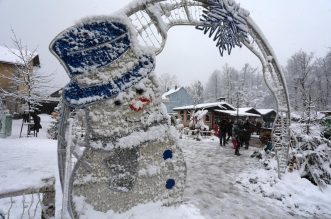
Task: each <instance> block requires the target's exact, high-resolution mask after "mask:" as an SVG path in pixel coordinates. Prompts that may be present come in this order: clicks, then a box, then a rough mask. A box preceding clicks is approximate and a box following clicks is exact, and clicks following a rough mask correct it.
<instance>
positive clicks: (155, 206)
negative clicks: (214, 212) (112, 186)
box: [75, 198, 204, 219]
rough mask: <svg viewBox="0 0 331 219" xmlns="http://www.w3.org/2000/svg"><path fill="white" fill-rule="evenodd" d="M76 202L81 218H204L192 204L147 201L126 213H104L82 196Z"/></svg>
mask: <svg viewBox="0 0 331 219" xmlns="http://www.w3.org/2000/svg"><path fill="white" fill-rule="evenodd" d="M75 202H76V203H80V204H79V207H80V208H79V209H78V211H79V212H82V215H80V218H81V219H89V218H98V219H108V218H116V219H127V218H134V219H155V218H160V217H161V218H162V219H176V218H182V219H185V218H187V219H204V217H202V216H201V214H200V212H199V210H198V209H197V208H195V207H193V206H191V205H180V206H178V207H164V206H162V204H161V203H158V202H157V203H147V204H141V205H138V206H135V207H133V208H132V209H130V210H129V211H126V212H124V213H120V214H119V213H115V212H113V211H111V210H110V211H108V212H107V213H102V212H98V211H95V210H94V209H93V207H92V206H91V205H88V204H86V202H85V201H83V200H82V198H76V200H75Z"/></svg>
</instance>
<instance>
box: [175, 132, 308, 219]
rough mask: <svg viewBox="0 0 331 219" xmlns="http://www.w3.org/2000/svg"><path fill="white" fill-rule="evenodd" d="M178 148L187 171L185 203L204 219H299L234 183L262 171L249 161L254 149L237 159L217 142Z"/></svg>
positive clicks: (187, 143) (254, 161)
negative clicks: (254, 172)
mask: <svg viewBox="0 0 331 219" xmlns="http://www.w3.org/2000/svg"><path fill="white" fill-rule="evenodd" d="M180 146H181V147H182V149H183V151H184V156H185V159H186V163H187V171H188V172H187V182H186V188H185V192H184V201H185V202H188V203H191V204H193V205H194V206H196V207H197V208H199V209H200V212H201V214H202V215H203V216H204V217H205V218H208V219H209V218H213V219H215V218H299V217H293V216H291V215H290V213H288V212H286V211H285V210H286V209H282V207H281V206H279V204H277V203H274V202H277V201H276V200H272V199H269V198H262V196H259V195H257V194H255V193H253V194H252V193H249V191H244V190H243V187H242V186H241V185H240V184H241V182H240V181H237V179H238V175H239V174H240V173H242V172H248V173H250V172H251V170H252V171H254V170H255V169H256V168H261V164H260V163H259V162H258V160H257V159H255V158H251V157H250V155H251V154H252V153H253V151H254V150H256V149H257V148H254V147H251V148H249V149H248V150H240V153H241V156H236V155H234V149H232V145H230V144H227V145H226V146H225V147H222V146H220V144H219V141H218V138H215V140H214V141H210V142H208V141H207V142H206V141H201V142H197V141H196V140H180ZM271 171H272V170H271ZM266 199H267V200H266ZM278 202H279V201H278ZM300 218H303V217H302V216H300Z"/></svg>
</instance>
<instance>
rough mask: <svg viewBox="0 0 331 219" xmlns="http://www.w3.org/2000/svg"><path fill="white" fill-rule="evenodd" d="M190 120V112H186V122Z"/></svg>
mask: <svg viewBox="0 0 331 219" xmlns="http://www.w3.org/2000/svg"><path fill="white" fill-rule="evenodd" d="M190 119H191V112H190V111H187V112H186V121H190Z"/></svg>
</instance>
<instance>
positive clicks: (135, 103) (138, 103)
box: [130, 97, 151, 112]
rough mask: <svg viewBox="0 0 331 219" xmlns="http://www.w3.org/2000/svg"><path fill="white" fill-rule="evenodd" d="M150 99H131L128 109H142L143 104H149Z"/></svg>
mask: <svg viewBox="0 0 331 219" xmlns="http://www.w3.org/2000/svg"><path fill="white" fill-rule="evenodd" d="M150 102H151V100H150V99H148V98H147V97H140V98H137V99H134V100H132V101H131V104H130V109H131V110H133V111H135V112H139V111H141V110H143V108H144V106H146V105H148V104H150Z"/></svg>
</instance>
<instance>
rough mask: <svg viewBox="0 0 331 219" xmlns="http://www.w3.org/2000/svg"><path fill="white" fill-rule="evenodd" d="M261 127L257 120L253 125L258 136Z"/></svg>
mask: <svg viewBox="0 0 331 219" xmlns="http://www.w3.org/2000/svg"><path fill="white" fill-rule="evenodd" d="M261 127H262V123H261V122H260V121H259V120H257V121H256V123H255V128H256V134H257V135H259V134H260V131H261Z"/></svg>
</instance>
